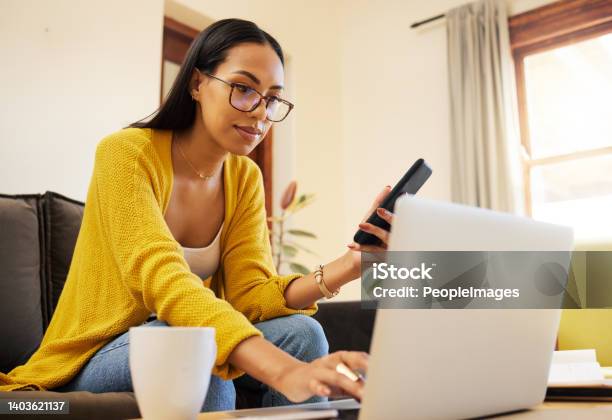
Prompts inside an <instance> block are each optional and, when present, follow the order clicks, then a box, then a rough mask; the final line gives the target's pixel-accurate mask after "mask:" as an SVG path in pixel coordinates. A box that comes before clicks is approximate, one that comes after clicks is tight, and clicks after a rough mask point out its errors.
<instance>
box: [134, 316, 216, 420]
mask: <svg viewBox="0 0 612 420" xmlns="http://www.w3.org/2000/svg"><path fill="white" fill-rule="evenodd" d="M216 357H217V344H216V342H215V329H214V328H206V327H165V326H150V327H146V326H140V327H132V328H130V372H131V374H132V385H133V387H134V393H135V395H136V401H137V402H138V407H139V408H140V414H141V416H142V417H143V418H144V419H145V420H158V419H159V420H162V419H163V420H167V419H177V420H192V419H195V418H196V417H197V415H198V413H199V412H200V410H201V408H202V405H203V404H204V399H205V398H206V392H207V391H208V385H209V383H210V375H211V371H212V367H213V365H214V363H215V360H216Z"/></svg>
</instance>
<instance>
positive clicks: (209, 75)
mask: <svg viewBox="0 0 612 420" xmlns="http://www.w3.org/2000/svg"><path fill="white" fill-rule="evenodd" d="M197 70H198V71H199V72H200V73H202V72H201V71H200V70H199V69H197ZM202 74H205V75H206V76H208V77H211V78H213V79H216V80H218V81H220V82H222V83H225V84H226V85H228V86H230V87H231V88H232V90H231V91H230V94H229V98H228V100H229V104H230V105H231V106H232V108H234V109H236V110H238V111H241V112H253V111H254V110H256V109H257V107H258V106H259V105H260V104H261V101H262V100H263V101H266V111H267V109H268V104H269V103H270V101H279V102H282V103H284V104H285V105H287V106H288V107H289V109H288V110H287V113H286V114H285V116H284V117H283V118H281V119H280V120H273V119H271V118H270V117H268V113H267V112H266V119H267V120H268V121H272V122H281V121H282V120H284V119H285V118H287V115H289V113H290V112H291V110H292V109H293V107H294V105H293V104H292V103H291V102H289V101H286V100H284V99H281V98H279V97H278V96H264V95H262V94H261V93H260V92H259V91H257V89H254V88H252V87H250V86H248V85H246V84H244V83H237V82H228V81H227V80H223V79H220V78H218V77H217V76H213V75H212V74H210V73H202ZM236 86H244V87H246V88H248V89H251V90H252V91H253V92H255V93H257V94H258V95H259V100H258V101H257V103H255V105H253V107H251V109H248V110H244V109H240V108H237V107H235V106H234V104H233V103H232V95H233V94H234V89H235V88H236Z"/></svg>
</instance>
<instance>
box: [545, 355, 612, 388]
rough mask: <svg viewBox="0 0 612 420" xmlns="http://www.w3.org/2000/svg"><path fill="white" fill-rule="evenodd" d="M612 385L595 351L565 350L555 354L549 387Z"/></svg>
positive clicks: (551, 366)
mask: <svg viewBox="0 0 612 420" xmlns="http://www.w3.org/2000/svg"><path fill="white" fill-rule="evenodd" d="M593 385H599V386H601V385H612V381H607V380H606V379H605V377H604V373H603V371H602V369H601V366H600V365H599V363H598V362H597V356H596V354H595V350H593V349H589V350H564V351H555V352H554V353H553V358H552V362H551V365H550V372H549V375H548V386H549V387H561V386H564V387H567V386H593Z"/></svg>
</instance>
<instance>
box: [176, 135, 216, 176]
mask: <svg viewBox="0 0 612 420" xmlns="http://www.w3.org/2000/svg"><path fill="white" fill-rule="evenodd" d="M174 140H175V141H176V136H175V137H174ZM176 145H177V146H178V149H179V152H181V155H182V156H183V159H185V161H186V162H187V163H188V164H189V166H191V169H193V171H194V172H195V173H196V174H198V176H199V177H200V178H201V179H203V180H207V179H211V178H213V177H214V174H213V175H205V174H203V173H202V172H200V171H198V170H197V169H196V168H195V166H193V165H192V164H191V161H189V159H187V156H185V153H183V148H182V147H181V145H180V144H179V143H178V142H176Z"/></svg>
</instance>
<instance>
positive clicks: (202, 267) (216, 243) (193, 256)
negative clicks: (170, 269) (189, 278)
mask: <svg viewBox="0 0 612 420" xmlns="http://www.w3.org/2000/svg"><path fill="white" fill-rule="evenodd" d="M222 229H223V224H221V228H220V229H219V232H217V236H215V239H213V241H212V242H211V243H210V244H209V245H208V246H205V247H204V248H187V247H183V251H184V252H185V260H186V261H187V264H189V268H190V269H191V272H192V273H194V274H197V275H198V276H199V277H200V278H201V279H202V280H205V279H207V278H208V277H209V276H211V275H212V274H213V273H214V272H215V271H217V268H218V267H219V260H220V258H221V241H220V238H221V230H222Z"/></svg>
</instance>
